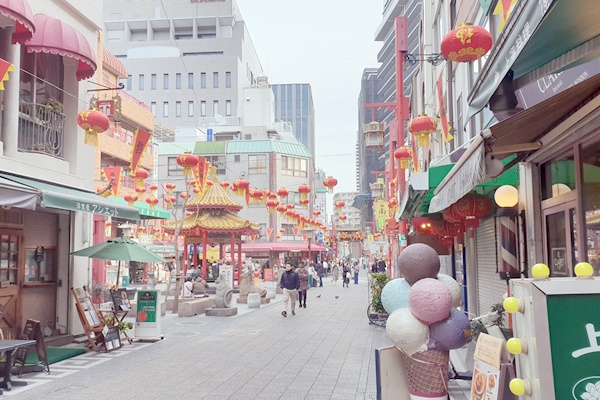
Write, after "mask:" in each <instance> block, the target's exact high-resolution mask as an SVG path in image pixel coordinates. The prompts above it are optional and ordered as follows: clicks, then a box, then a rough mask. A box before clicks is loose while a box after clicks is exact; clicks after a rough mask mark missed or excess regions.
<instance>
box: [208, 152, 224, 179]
mask: <svg viewBox="0 0 600 400" xmlns="http://www.w3.org/2000/svg"><path fill="white" fill-rule="evenodd" d="M205 158H206V161H208V162H209V163H210V164H211V165H212V166H214V167H216V168H217V175H225V174H226V173H227V171H226V167H225V156H224V155H223V156H206V157H205Z"/></svg>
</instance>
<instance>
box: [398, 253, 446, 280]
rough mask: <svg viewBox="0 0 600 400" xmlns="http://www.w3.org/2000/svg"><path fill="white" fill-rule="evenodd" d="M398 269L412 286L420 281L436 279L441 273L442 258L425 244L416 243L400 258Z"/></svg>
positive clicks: (401, 254)
mask: <svg viewBox="0 0 600 400" xmlns="http://www.w3.org/2000/svg"><path fill="white" fill-rule="evenodd" d="M398 267H399V268H400V273H401V274H402V276H404V279H406V281H407V282H408V283H410V284H411V285H412V284H414V283H415V282H416V281H418V280H419V279H423V278H433V279H435V278H436V277H437V275H438V273H439V272H440V257H439V256H438V254H437V252H436V251H435V250H434V249H433V248H432V247H431V246H428V245H426V244H424V243H414V244H411V245H410V246H408V247H407V248H405V249H404V250H403V251H402V253H400V255H399V256H398Z"/></svg>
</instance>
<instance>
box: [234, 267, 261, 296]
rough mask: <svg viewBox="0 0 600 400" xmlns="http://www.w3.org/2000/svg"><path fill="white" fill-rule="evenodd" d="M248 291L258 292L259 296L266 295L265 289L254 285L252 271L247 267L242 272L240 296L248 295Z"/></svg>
mask: <svg viewBox="0 0 600 400" xmlns="http://www.w3.org/2000/svg"><path fill="white" fill-rule="evenodd" d="M250 293H258V294H259V295H260V297H267V289H265V288H263V287H260V286H256V285H255V284H254V273H253V272H252V271H251V270H248V269H247V270H245V271H244V272H243V273H242V282H241V285H240V297H248V295H249V294H250Z"/></svg>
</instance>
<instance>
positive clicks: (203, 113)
mask: <svg viewBox="0 0 600 400" xmlns="http://www.w3.org/2000/svg"><path fill="white" fill-rule="evenodd" d="M200 116H201V117H206V102H205V101H201V102H200Z"/></svg>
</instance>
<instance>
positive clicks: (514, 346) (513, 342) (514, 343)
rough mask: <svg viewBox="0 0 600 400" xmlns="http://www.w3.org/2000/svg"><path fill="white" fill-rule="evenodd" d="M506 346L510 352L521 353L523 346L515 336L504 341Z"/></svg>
mask: <svg viewBox="0 0 600 400" xmlns="http://www.w3.org/2000/svg"><path fill="white" fill-rule="evenodd" d="M506 348H507V349H508V351H509V352H510V354H521V353H522V352H523V347H522V346H521V340H519V339H517V338H510V339H508V341H507V342H506Z"/></svg>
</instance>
